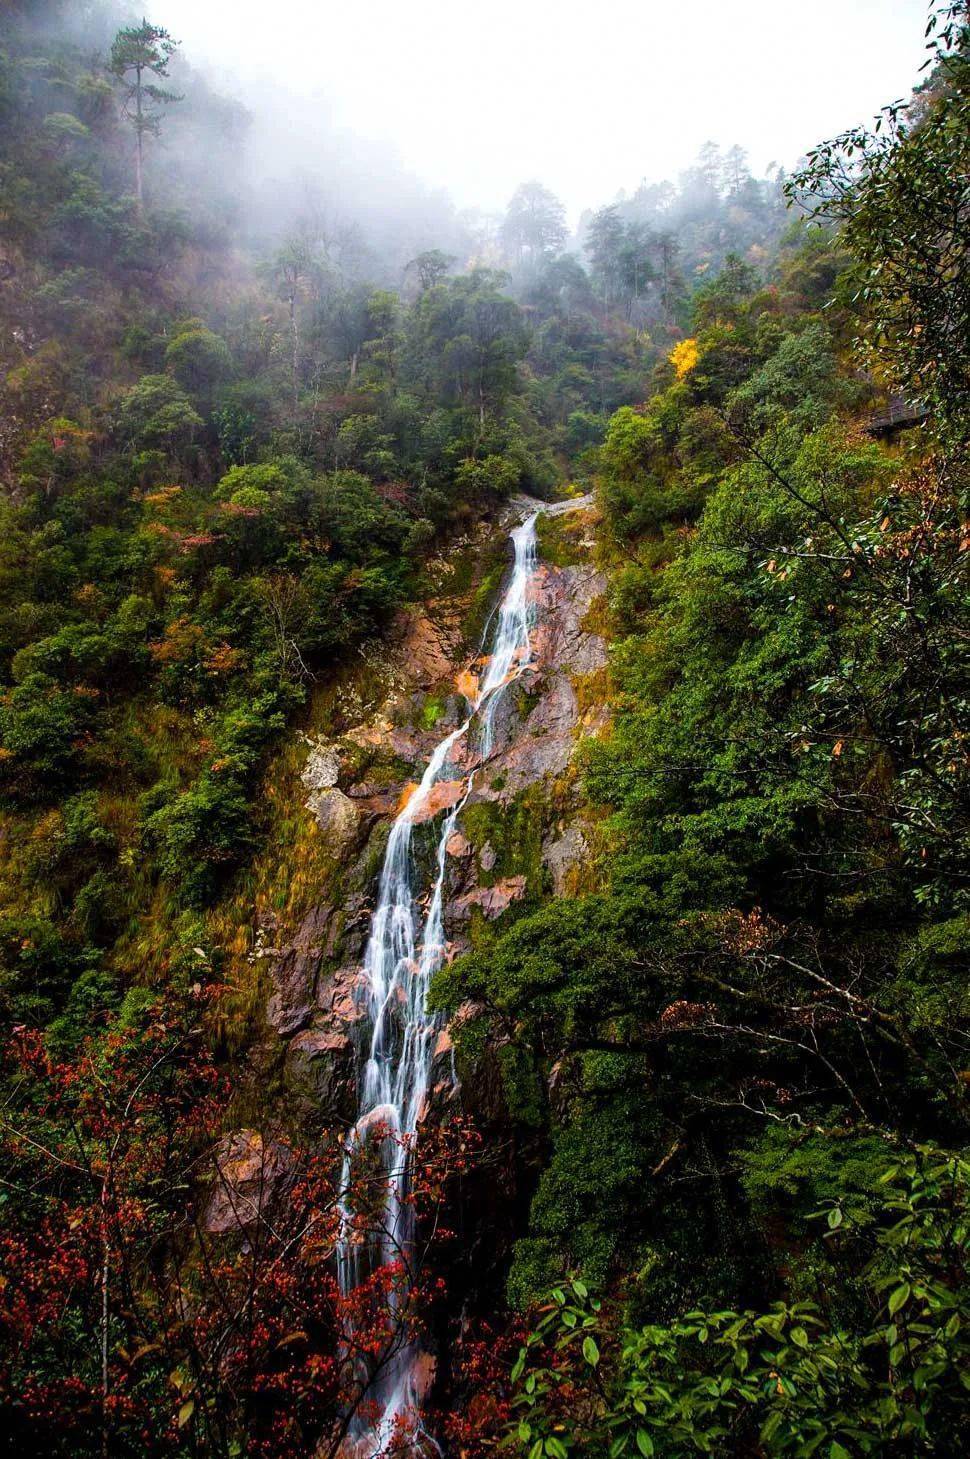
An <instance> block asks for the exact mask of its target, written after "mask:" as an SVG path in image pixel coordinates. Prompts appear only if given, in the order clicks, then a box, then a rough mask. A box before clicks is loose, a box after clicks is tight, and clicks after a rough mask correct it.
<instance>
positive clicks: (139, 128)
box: [135, 66, 145, 214]
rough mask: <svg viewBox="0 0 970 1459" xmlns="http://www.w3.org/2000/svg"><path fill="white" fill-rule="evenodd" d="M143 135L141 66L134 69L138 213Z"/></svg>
mask: <svg viewBox="0 0 970 1459" xmlns="http://www.w3.org/2000/svg"><path fill="white" fill-rule="evenodd" d="M144 135H145V128H144V118H143V116H142V110H141V67H140V66H139V67H138V68H137V70H136V71H135V199H136V201H137V203H138V212H139V214H140V213H141V211H142V206H143V203H144V195H143V187H142V165H143V162H144V156H143V152H142V145H143V140H144Z"/></svg>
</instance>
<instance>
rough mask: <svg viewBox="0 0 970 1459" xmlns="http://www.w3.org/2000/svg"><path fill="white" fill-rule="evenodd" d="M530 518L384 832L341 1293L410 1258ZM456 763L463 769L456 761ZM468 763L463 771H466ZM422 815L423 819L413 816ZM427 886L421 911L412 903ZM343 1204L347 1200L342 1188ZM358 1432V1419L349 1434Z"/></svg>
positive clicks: (408, 1405) (383, 1380) (380, 1393)
mask: <svg viewBox="0 0 970 1459" xmlns="http://www.w3.org/2000/svg"><path fill="white" fill-rule="evenodd" d="M535 523H536V514H535V513H533V514H532V516H530V517H529V518H528V519H527V520H526V521H524V522H523V523H522V524H521V525H520V526H518V527H516V529H515V530H514V531H513V532H512V534H511V536H512V543H513V546H514V548H515V560H514V567H513V570H512V575H511V578H510V580H509V583H508V586H507V588H506V590H505V593H504V595H503V597H502V600H501V602H500V604H499V608H498V612H497V614H494V615H493V617H492V621H491V623H490V625H489V626H488V627H487V628H486V634H485V638H486V643H485V645H484V648H485V649H486V652H487V654H488V657H487V659H486V662H485V665H484V669H483V673H482V676H481V678H480V680H479V683H478V686H477V689H476V691H475V693H474V696H473V697H472V698H471V699H469V700H468V713H467V717H466V718H465V720H464V722H463V723H462V724H461V725H460V726H459V727H458V728H457V729H455V730H452V732H451V733H450V734H449V735H446V737H445V738H444V739H443V740H442V741H441V743H440V744H439V745H438V747H437V748H436V749H435V751H434V753H433V754H432V756H431V758H430V760H429V761H428V764H427V767H426V768H425V771H424V775H423V776H422V778H421V782H420V784H419V785H418V787H417V789H416V790H415V791H414V793H413V794H412V795H411V798H410V799H409V800H408V801H407V803H406V805H405V806H404V808H403V809H402V810H401V812H400V813H399V815H398V817H397V819H396V821H395V822H394V825H393V826H392V828H391V834H390V838H389V840H388V843H387V851H386V852H385V855H384V865H383V868H382V870H381V877H380V883H379V887H378V896H377V906H376V907H375V909H374V913H373V916H372V918H371V926H370V935H369V938H368V942H367V951H366V953H365V957H364V972H365V974H366V989H367V1003H368V1014H369V1027H370V1030H371V1033H370V1045H369V1048H366V1049H365V1050H364V1051H363V1052H364V1053H365V1054H366V1057H365V1058H362V1059H361V1065H360V1068H359V1071H358V1116H357V1122H356V1124H355V1126H354V1129H353V1130H352V1132H351V1134H350V1137H349V1139H348V1141H347V1153H346V1156H345V1162H344V1177H343V1182H342V1186H343V1190H344V1192H345V1193H346V1191H347V1190H348V1189H349V1185H350V1165H351V1159H352V1156H353V1153H354V1149H355V1147H356V1146H357V1145H358V1144H359V1142H360V1141H361V1140H364V1139H366V1136H367V1132H368V1130H370V1129H373V1128H374V1127H375V1126H377V1127H380V1128H381V1129H383V1130H387V1131H388V1132H390V1135H391V1136H392V1138H387V1139H384V1140H383V1141H382V1142H381V1147H380V1155H381V1160H382V1162H383V1164H382V1179H383V1180H384V1196H383V1200H384V1209H383V1220H382V1222H381V1230H380V1235H379V1237H377V1238H375V1239H374V1241H373V1242H372V1243H370V1244H369V1245H368V1244H363V1245H362V1244H361V1243H360V1242H358V1241H354V1240H353V1239H352V1238H351V1237H350V1235H349V1234H348V1233H349V1231H350V1222H351V1219H352V1212H351V1211H350V1210H349V1209H347V1207H346V1204H345V1208H344V1210H343V1213H342V1214H343V1218H344V1219H343V1230H344V1235H343V1237H342V1239H341V1241H340V1244H339V1247H338V1251H337V1265H338V1276H339V1281H340V1287H341V1291H342V1292H343V1293H344V1294H345V1295H346V1294H347V1293H349V1292H350V1291H352V1290H353V1288H354V1287H355V1286H357V1285H358V1284H359V1282H360V1281H361V1280H362V1279H363V1277H364V1276H365V1275H366V1273H367V1272H369V1271H371V1270H373V1269H374V1267H375V1265H377V1264H379V1265H386V1264H388V1263H390V1262H393V1261H405V1262H407V1261H408V1260H409V1255H410V1251H411V1248H412V1245H413V1235H414V1232H413V1212H412V1207H411V1205H410V1203H409V1201H408V1200H407V1195H408V1190H409V1182H410V1176H411V1159H412V1142H413V1137H414V1136H415V1134H416V1132H417V1128H418V1123H419V1121H420V1119H421V1117H422V1114H423V1112H424V1106H425V1101H426V1099H427V1094H428V1086H429V1081H430V1076H431V1065H432V1059H433V1057H434V1046H435V1041H436V1038H437V1035H438V1032H439V1030H440V1027H441V1022H440V1019H439V1018H438V1017H436V1016H433V1015H431V1014H429V1013H428V1011H427V997H428V988H429V985H430V982H431V978H432V976H433V975H434V974H435V973H436V972H437V970H438V969H439V968H440V967H441V965H442V963H443V962H444V960H445V956H446V948H445V929H444V889H445V880H446V864H447V854H448V853H447V845H448V840H449V838H450V837H451V835H452V833H453V832H454V830H455V827H456V823H457V820H458V816H459V814H460V812H461V808H462V806H463V805H464V803H465V801H466V800H467V798H468V795H469V794H470V792H471V788H472V784H473V781H474V775H475V766H476V765H477V764H480V763H481V762H482V761H483V760H484V759H485V758H487V756H488V755H490V754H491V752H492V748H493V743H494V737H495V713H496V709H497V706H498V704H499V701H500V699H501V697H502V693H503V690H504V689H505V687H506V685H507V684H509V683H510V682H512V680H513V679H515V678H516V677H517V676H518V675H519V674H520V673H521V672H522V670H523V668H524V667H525V666H526V664H527V663H528V662H529V658H530V653H531V642H530V627H531V624H532V618H533V609H532V606H531V603H530V583H531V580H532V578H533V576H534V573H535V566H536V527H535ZM461 759H464V763H465V766H466V768H464V769H462V767H461ZM469 766H470V767H471V768H467V767H469ZM456 779H457V780H460V781H462V782H463V788H462V790H461V793H460V795H459V797H458V799H457V801H456V803H455V804H453V805H452V806H451V808H450V809H449V810H447V811H446V813H445V814H444V816H443V819H442V822H441V827H440V832H439V834H438V839H437V852H436V855H435V857H434V859H433V861H432V870H431V876H432V877H433V880H431V883H430V886H428V885H427V884H425V885H424V886H422V885H420V868H419V866H418V863H417V860H416V857H415V854H414V850H413V846H412V832H413V829H414V826H415V824H416V823H417V822H418V821H419V820H420V819H427V818H428V817H427V813H426V807H427V804H428V799H429V796H430V795H431V792H432V790H433V788H434V786H435V785H437V784H438V783H439V782H441V781H444V780H456ZM422 812H425V815H424V816H422ZM425 894H427V901H426V910H424V911H423V913H422V908H421V901H422V898H423V897H424V895H425ZM345 1201H346V1196H345ZM418 1357H419V1353H418V1352H417V1351H416V1349H415V1345H414V1344H413V1343H410V1342H409V1341H408V1339H407V1336H406V1334H405V1335H403V1336H402V1341H401V1347H400V1350H399V1351H398V1352H397V1353H396V1355H395V1356H394V1358H393V1359H391V1361H390V1362H389V1363H388V1364H387V1365H386V1366H385V1368H384V1369H383V1371H381V1372H380V1373H379V1374H378V1375H377V1377H376V1378H375V1380H374V1382H373V1385H372V1387H371V1388H370V1390H369V1392H368V1398H369V1399H370V1400H373V1401H375V1402H376V1404H377V1408H378V1412H379V1419H378V1422H377V1424H376V1426H375V1427H374V1428H373V1429H371V1430H370V1431H369V1434H368V1437H369V1438H370V1439H371V1440H372V1441H373V1443H372V1446H370V1452H373V1453H375V1454H379V1453H381V1452H383V1450H384V1449H385V1447H386V1446H387V1444H388V1442H389V1441H390V1439H391V1438H392V1436H393V1433H394V1429H395V1425H396V1422H397V1420H398V1419H399V1418H400V1417H401V1416H402V1415H403V1414H405V1413H406V1412H408V1411H410V1410H412V1409H415V1408H416V1406H417V1398H418V1395H417V1393H416V1390H415V1383H414V1367H415V1362H416V1360H417V1358H418ZM364 1432H366V1430H365V1428H364V1426H363V1425H359V1426H358V1428H357V1430H356V1433H357V1434H358V1435H360V1434H362V1433H364Z"/></svg>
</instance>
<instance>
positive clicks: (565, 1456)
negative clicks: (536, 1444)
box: [546, 1434, 569, 1459]
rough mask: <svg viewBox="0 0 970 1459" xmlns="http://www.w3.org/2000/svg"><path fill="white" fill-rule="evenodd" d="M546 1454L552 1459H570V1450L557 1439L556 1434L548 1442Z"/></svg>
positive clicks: (551, 1435) (550, 1436)
mask: <svg viewBox="0 0 970 1459" xmlns="http://www.w3.org/2000/svg"><path fill="white" fill-rule="evenodd" d="M546 1453H547V1454H548V1455H549V1456H550V1459H569V1450H568V1449H567V1448H566V1445H565V1444H564V1443H563V1442H562V1440H561V1439H557V1438H556V1436H555V1434H550V1435H549V1437H548V1439H547V1440H546Z"/></svg>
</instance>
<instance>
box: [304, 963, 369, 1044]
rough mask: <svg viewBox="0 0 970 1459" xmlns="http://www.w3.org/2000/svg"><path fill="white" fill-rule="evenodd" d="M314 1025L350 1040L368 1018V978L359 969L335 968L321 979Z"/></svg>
mask: <svg viewBox="0 0 970 1459" xmlns="http://www.w3.org/2000/svg"><path fill="white" fill-rule="evenodd" d="M317 1008H318V1010H319V1017H318V1018H317V1020H316V1022H318V1023H321V1024H322V1025H323V1026H324V1027H326V1028H329V1029H331V1030H332V1031H333V1032H334V1033H338V1034H339V1035H340V1036H341V1037H342V1038H343V1039H345V1040H347V1041H350V1040H352V1039H353V1038H354V1037H355V1034H356V1030H357V1028H358V1026H359V1024H360V1023H361V1021H362V1020H363V1019H365V1018H366V1017H367V975H366V973H365V972H364V971H363V969H362V968H359V967H346V968H338V969H337V971H336V972H334V973H329V974H328V975H327V976H325V977H323V978H321V979H320V987H319V989H318V992H317Z"/></svg>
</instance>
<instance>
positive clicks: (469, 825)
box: [461, 776, 549, 897]
mask: <svg viewBox="0 0 970 1459" xmlns="http://www.w3.org/2000/svg"><path fill="white" fill-rule="evenodd" d="M499 779H501V780H502V783H503V784H504V777H499V776H497V777H496V780H499ZM492 788H493V789H495V788H496V785H495V782H494V781H493V782H492ZM498 788H499V789H500V788H501V787H498ZM548 809H549V805H548V800H547V797H546V795H545V793H544V791H543V787H542V785H530V786H528V787H527V788H526V789H525V790H523V791H521V792H520V793H519V794H518V795H517V796H516V797H515V799H514V800H512V801H511V802H507V803H503V802H501V801H496V800H492V801H478V802H476V804H475V805H471V806H468V807H466V809H465V810H464V812H463V813H462V819H461V828H462V830H463V831H464V833H465V835H466V836H467V837H468V839H469V841H471V843H472V845H473V846H474V847H475V850H476V851H477V852H479V853H481V851H483V850H484V848H485V847H486V846H490V847H491V849H492V851H493V852H494V853H495V862H494V864H493V865H492V867H491V868H490V869H489V870H488V871H485V870H484V869H483V870H482V872H481V875H480V881H481V884H482V885H483V886H493V885H494V884H495V883H496V882H498V881H503V880H504V879H505V878H506V877H509V876H524V877H525V879H526V895H527V897H536V896H538V895H539V894H540V893H541V892H542V891H543V890H544V887H545V868H544V867H543V864H542V837H543V831H544V829H545V824H546V818H547V814H548Z"/></svg>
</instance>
